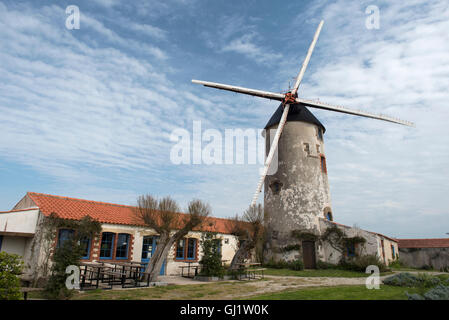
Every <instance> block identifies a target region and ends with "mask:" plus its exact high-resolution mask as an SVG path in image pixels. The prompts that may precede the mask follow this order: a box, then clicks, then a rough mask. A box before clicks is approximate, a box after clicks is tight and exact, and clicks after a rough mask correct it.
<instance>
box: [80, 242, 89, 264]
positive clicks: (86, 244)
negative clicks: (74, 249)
mask: <svg viewBox="0 0 449 320" xmlns="http://www.w3.org/2000/svg"><path fill="white" fill-rule="evenodd" d="M80 246H81V250H82V251H81V252H82V255H83V256H82V257H81V259H89V258H90V238H89V237H82V238H81V239H80Z"/></svg>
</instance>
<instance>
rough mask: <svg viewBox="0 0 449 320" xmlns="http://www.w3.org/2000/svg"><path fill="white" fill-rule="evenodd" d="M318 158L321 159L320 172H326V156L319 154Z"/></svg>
mask: <svg viewBox="0 0 449 320" xmlns="http://www.w3.org/2000/svg"><path fill="white" fill-rule="evenodd" d="M320 159H321V172H323V173H327V168H326V157H325V156H323V155H320Z"/></svg>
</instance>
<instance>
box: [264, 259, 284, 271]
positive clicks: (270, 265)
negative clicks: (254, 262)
mask: <svg viewBox="0 0 449 320" xmlns="http://www.w3.org/2000/svg"><path fill="white" fill-rule="evenodd" d="M264 266H265V267H267V268H273V269H288V267H289V263H288V262H286V261H284V260H279V261H275V260H274V259H273V258H271V259H270V260H269V261H268V262H267V263H265V264H264Z"/></svg>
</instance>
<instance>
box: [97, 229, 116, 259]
mask: <svg viewBox="0 0 449 320" xmlns="http://www.w3.org/2000/svg"><path fill="white" fill-rule="evenodd" d="M114 237H115V235H114V234H113V233H111V232H103V234H102V236H101V246H100V259H112V248H113V247H114Z"/></svg>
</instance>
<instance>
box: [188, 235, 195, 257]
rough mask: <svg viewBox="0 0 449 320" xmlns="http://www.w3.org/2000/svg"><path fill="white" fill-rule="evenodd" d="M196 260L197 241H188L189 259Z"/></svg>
mask: <svg viewBox="0 0 449 320" xmlns="http://www.w3.org/2000/svg"><path fill="white" fill-rule="evenodd" d="M195 258H196V239H189V240H188V241H187V259H188V260H195Z"/></svg>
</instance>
